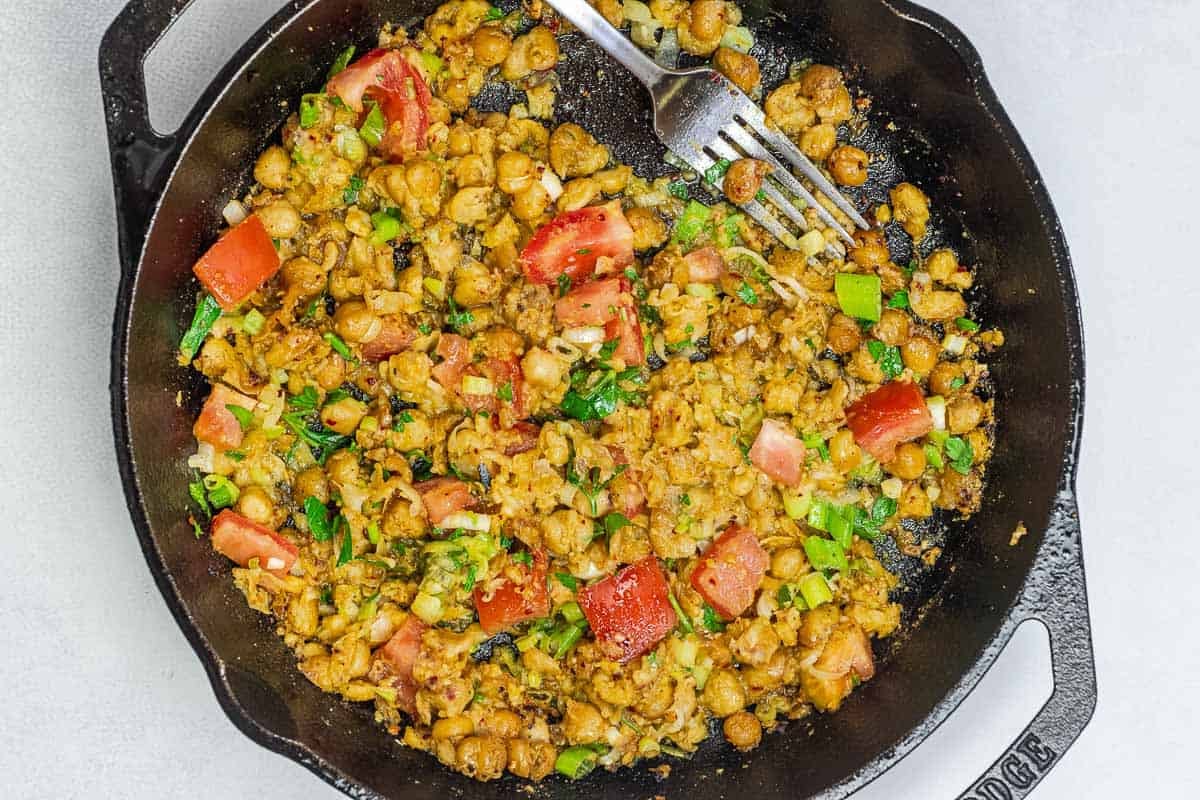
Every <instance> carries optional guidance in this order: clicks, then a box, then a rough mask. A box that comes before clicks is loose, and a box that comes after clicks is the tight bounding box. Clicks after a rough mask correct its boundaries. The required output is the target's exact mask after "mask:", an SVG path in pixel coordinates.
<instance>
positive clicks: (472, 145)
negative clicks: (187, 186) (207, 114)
mask: <svg viewBox="0 0 1200 800" xmlns="http://www.w3.org/2000/svg"><path fill="white" fill-rule="evenodd" d="M597 7H598V8H599V9H600V10H601V12H602V13H603V14H604V15H605V16H606V17H607V18H608V19H609V20H610V21H611V22H613V23H614V24H617V25H625V24H626V23H628V24H629V25H630V33H631V35H632V36H633V38H634V40H635V41H637V42H638V43H639V44H640V45H642V46H644V47H648V48H653V47H654V46H655V42H656V41H657V40H658V39H659V38H662V37H668V36H670V37H674V38H676V39H677V41H678V45H679V46H680V47H681V48H682V50H683V51H685V52H687V53H691V54H694V55H698V56H705V57H711V58H712V60H713V63H714V64H715V65H716V67H717V69H719V70H720V71H721V72H723V73H724V74H725V75H727V76H729V77H730V79H731V80H733V81H734V82H735V83H736V84H737V85H738V86H740V87H741V88H742V89H744V90H746V91H747V92H751V93H753V94H754V95H755V96H762V97H764V98H765V99H764V106H765V109H766V113H767V115H768V118H769V119H770V120H771V122H772V123H773V124H774V125H776V126H778V127H779V128H780V129H781V130H782V131H784V132H785V133H786V134H787V135H788V136H790V137H791V138H792V139H793V140H794V141H795V142H796V143H797V144H798V145H799V146H800V147H801V148H802V149H803V150H804V151H805V152H806V153H807V154H808V155H809V156H810V157H811V158H813V159H814V160H815V161H817V162H818V163H819V164H820V165H822V166H824V167H825V168H827V169H828V171H829V172H830V174H831V175H832V176H833V178H834V179H835V180H836V181H837V182H838V183H840V184H843V185H845V186H860V185H862V184H863V183H864V182H865V181H866V180H867V177H868V174H869V173H870V171H871V155H870V154H869V153H866V152H864V151H862V150H860V149H858V148H856V147H853V146H850V145H849V144H845V143H839V141H838V135H839V126H841V125H842V123H845V122H847V121H849V120H850V119H851V117H852V115H854V114H855V113H856V112H855V107H854V104H853V103H852V101H851V94H850V91H849V90H848V89H847V87H846V85H845V83H844V81H843V77H842V74H841V73H840V72H839V71H838V70H836V69H834V68H832V67H828V66H823V65H810V66H804V67H800V68H797V69H795V70H793V73H792V77H790V78H789V79H787V80H786V81H785V82H784V83H783V84H782V85H779V86H776V87H774V88H771V89H769V90H768V89H767V87H762V86H760V85H759V81H760V73H759V66H758V63H757V62H756V61H755V59H754V58H753V57H752V56H750V55H748V54H747V52H746V51H747V50H749V49H750V46H751V45H752V43H753V39H752V36H751V34H750V32H749V30H748V29H746V28H744V27H741V26H740V22H741V13H740V11H739V10H738V8H737V7H736V6H734V5H732V4H730V3H726V2H722V1H721V0H695V2H691V3H688V2H686V1H681V2H674V1H672V2H659V1H658V0H654V1H653V2H651V3H650V4H649V5H648V6H647V5H644V4H642V3H640V2H636V0H626V2H624V3H623V4H622V3H618V2H615V1H614V0H599V2H598V3H597ZM566 27H567V26H566V25H565V24H563V23H561V22H560V21H558V20H557V19H556V18H555V17H554V16H553V15H552V12H550V10H549V9H548V8H546V7H545V6H541V5H540V4H539V3H534V5H533V6H532V7H530V6H526V7H525V8H524V9H520V8H519V9H517V10H515V11H502V10H500V9H498V8H493V7H490V6H489V5H488V4H487V3H485V2H482V1H481V0H452V2H448V3H446V4H445V5H442V6H441V7H440V8H438V9H437V11H435V12H434V13H433V15H432V16H430V17H428V18H427V19H425V20H424V22H423V24H421V25H420V26H419V27H416V28H414V29H410V30H405V29H403V28H392V27H388V28H385V29H384V30H383V31H382V32H381V35H380V38H379V49H376V50H373V51H371V52H369V53H359V54H355V53H353V52H352V51H348V52H347V53H345V54H343V56H342V57H341V58H339V59H338V62H337V63H336V64H334V65H333V67H332V69H331V70H330V77H329V79H328V83H327V84H326V86H325V87H324V88H323V89H322V91H320V92H317V93H314V94H308V95H304V97H303V98H301V99H300V102H299V105H298V106H297V107H296V109H295V113H293V114H292V115H291V116H290V117H289V119H288V121H287V123H286V125H285V126H284V129H283V132H282V141H281V143H280V144H277V145H274V146H272V147H270V148H269V149H267V150H266V152H264V153H263V154H262V155H261V156H260V157H259V159H258V162H257V163H256V165H255V168H254V180H255V184H254V186H253V187H252V188H251V190H250V191H249V192H248V193H247V194H246V195H245V196H244V197H242V198H241V199H239V200H234V201H232V202H230V203H229V205H228V206H227V207H226V209H225V216H226V220H227V222H228V223H229V230H228V231H226V233H225V234H224V235H223V236H222V237H221V238H220V239H219V240H218V241H217V242H216V244H214V245H213V246H212V248H211V249H210V250H209V251H208V252H207V253H206V254H205V256H204V257H203V258H202V259H201V260H200V261H199V262H198V263H197V264H196V267H195V272H196V275H197V277H198V278H199V279H200V282H201V284H202V286H203V289H204V291H203V292H202V293H201V294H200V295H199V302H198V306H197V310H196V314H195V318H194V321H193V324H192V327H191V329H189V330H188V332H187V334H186V335H185V337H184V339H183V342H182V343H181V347H180V350H181V359H180V360H181V363H182V364H185V365H186V364H190V365H192V366H193V367H194V368H195V369H197V370H199V372H201V373H202V374H203V375H204V376H205V377H206V378H207V379H208V381H209V382H210V383H211V386H212V389H211V393H210V394H209V396H208V398H207V400H206V402H205V403H204V405H203V408H202V410H201V411H200V414H199V418H198V419H197V421H196V424H195V434H196V438H197V440H198V442H199V445H198V449H197V452H196V454H195V455H194V456H192V457H191V458H190V459H189V462H188V463H189V466H191V467H192V468H193V469H195V470H196V473H197V475H196V482H195V483H194V484H192V485H191V486H190V495H191V500H192V503H193V506H194V508H193V514H192V523H193V525H194V527H195V530H196V535H197V536H198V537H202V536H205V535H207V536H209V537H211V543H212V547H213V548H214V549H215V550H216V551H217V552H219V553H221V554H223V555H224V556H227V557H228V558H230V559H231V560H232V561H234V562H236V564H237V566H236V567H235V568H234V569H233V579H234V582H235V584H236V585H237V587H238V588H239V589H240V590H241V591H242V592H243V593H244V594H245V597H246V600H247V602H248V603H249V604H250V606H252V607H253V608H255V609H257V610H258V611H261V612H262V613H264V614H269V615H271V617H272V618H273V619H274V620H275V622H276V624H277V626H278V627H277V630H278V633H279V634H280V636H282V638H283V641H284V642H285V643H286V645H287V646H288V647H289V648H291V649H292V650H293V651H294V652H295V655H296V658H297V661H298V664H299V670H300V672H301V673H302V674H303V675H304V676H305V677H307V678H308V679H309V680H310V681H312V683H314V684H315V685H316V686H318V687H320V688H321V689H322V690H324V691H327V692H333V693H337V694H339V695H340V696H341V697H343V698H345V699H346V700H348V701H352V702H360V703H372V704H373V705H374V709H375V716H376V719H377V720H378V721H379V722H380V723H381V724H382V725H383V726H385V727H386V728H387V730H388V731H390V732H391V733H392V734H393V735H395V736H397V737H398V738H399V739H400V740H401V741H403V742H404V743H405V744H407V745H409V746H411V747H414V748H418V749H420V750H425V751H428V752H429V753H431V754H433V755H434V756H435V757H436V758H437V759H438V760H439V761H441V762H442V763H443V764H446V765H447V766H449V767H451V768H452V769H455V770H458V771H460V772H462V773H464V774H466V775H469V776H472V777H474V778H477V779H479V780H492V779H495V778H498V777H500V776H501V775H502V774H503V773H504V772H505V771H506V770H507V771H508V772H511V773H513V774H514V775H517V776H520V777H522V778H526V779H530V780H534V781H536V780H541V779H542V778H545V777H546V776H547V775H549V774H551V773H553V772H555V771H557V772H559V773H562V774H563V775H566V776H567V777H570V778H577V777H580V776H582V775H583V774H585V773H586V772H587V771H588V770H590V769H592V768H593V767H595V766H597V765H599V766H603V767H606V768H609V769H616V768H618V767H620V766H628V765H632V764H634V763H636V762H638V761H639V760H641V759H652V758H658V757H662V756H668V757H686V756H687V755H688V754H689V753H691V752H692V751H694V750H695V749H696V748H697V747H698V746H699V745H700V743H701V742H702V741H703V740H704V739H705V738H707V736H708V734H709V731H710V729H715V728H717V727H719V728H720V729H721V731H722V732H723V734H724V738H725V739H726V740H727V741H728V743H729V745H730V746H732V747H735V748H737V749H739V750H748V749H751V748H754V747H755V746H757V745H758V744H759V742H760V741H761V740H762V737H763V735H764V729H766V731H770V730H772V729H774V728H777V727H779V726H780V725H781V724H783V723H784V722H785V721H786V720H795V719H799V718H802V717H805V716H806V715H809V714H812V713H815V712H833V711H836V710H837V709H838V708H839V706H840V705H841V704H842V703H843V702H844V701H845V700H846V698H847V697H848V695H849V694H850V693H851V691H852V690H853V689H854V688H855V687H856V686H858V685H859V684H860V683H861V682H862V681H866V680H869V679H871V678H872V676H873V675H874V674H875V669H876V666H875V660H874V656H873V653H872V643H871V640H872V639H874V638H881V637H886V636H889V635H891V634H892V633H893V632H894V631H896V629H897V627H898V626H899V624H900V618H901V608H900V606H899V605H898V604H897V603H895V602H893V601H892V600H891V599H890V596H891V592H892V590H893V589H894V588H896V586H897V579H896V578H895V577H894V576H893V575H892V574H891V573H889V571H888V570H887V569H885V567H884V566H883V564H881V562H880V560H879V559H878V558H877V556H876V552H875V548H874V544H873V542H875V541H881V540H882V539H883V538H885V537H894V538H895V539H896V540H897V542H898V543H899V544H900V545H901V546H900V548H899V550H900V552H901V553H902V554H903V555H901V556H900V557H913V558H916V557H920V556H922V555H924V556H926V557H927V560H928V557H929V552H927V551H926V552H922V550H921V548H920V547H919V546H918V545H917V544H916V543H915V542H914V540H913V536H912V534H911V533H910V532H909V531H908V530H906V529H904V528H902V527H901V523H902V522H908V521H917V522H919V521H920V520H922V519H924V518H928V517H930V516H931V515H933V514H934V513H935V510H936V509H941V510H943V511H945V512H956V513H958V514H960V515H969V514H971V513H973V512H974V511H976V510H977V508H978V506H979V503H980V495H981V485H982V479H983V474H984V467H985V464H986V462H987V459H988V457H989V455H990V453H991V449H992V438H991V433H990V431H991V427H992V424H991V423H992V404H991V402H990V401H988V400H984V399H981V393H980V382H981V380H983V379H984V378H985V376H986V367H985V366H984V364H983V363H981V361H980V360H979V358H980V356H981V354H982V353H983V352H986V351H988V350H991V349H993V348H995V347H998V346H999V345H1001V344H1002V341H1003V337H1002V335H1001V334H1000V332H999V331H996V330H991V331H985V330H983V329H982V328H981V327H980V325H979V324H978V323H976V322H974V321H973V320H972V319H971V318H970V316H969V312H968V306H967V303H966V301H965V300H964V298H963V294H962V293H963V291H964V290H967V289H969V288H970V287H971V283H972V272H971V270H970V269H969V268H968V267H967V266H966V265H963V264H961V263H960V262H959V260H958V258H957V256H956V255H955V253H954V252H952V251H950V250H945V249H942V250H935V251H934V252H932V253H929V250H928V248H925V249H922V248H921V247H920V244H921V240H922V239H923V238H924V237H925V235H926V230H927V227H928V226H929V221H930V208H929V200H928V198H927V197H926V195H925V194H924V193H923V192H922V191H921V189H920V188H918V187H916V186H913V185H910V184H907V183H902V184H900V185H899V186H896V187H894V188H892V189H891V194H890V203H889V204H888V205H885V206H883V207H880V208H878V209H876V210H875V217H876V220H877V221H878V223H879V224H878V225H877V228H876V229H875V230H872V231H868V232H860V233H859V235H858V237H857V240H856V244H855V246H853V247H849V248H848V247H846V246H845V245H844V244H843V243H842V242H841V241H840V240H839V237H838V236H837V235H836V234H835V233H834V231H832V230H829V229H827V228H826V227H825V226H824V224H823V223H822V222H821V221H820V219H819V218H818V216H817V214H816V213H815V210H814V209H811V208H809V209H807V210H806V211H805V214H806V216H807V218H808V221H809V227H808V230H807V232H801V234H800V235H799V236H798V248H795V249H787V248H785V247H784V246H782V245H779V244H777V243H776V242H775V241H774V240H773V239H772V238H771V237H769V236H768V235H767V234H766V233H765V232H764V231H763V230H762V229H760V228H758V227H757V226H756V225H754V224H753V223H752V222H751V221H750V220H749V218H748V217H747V216H745V215H744V214H743V213H741V212H740V211H739V210H738V208H737V204H741V203H745V202H748V201H749V200H751V199H753V198H754V197H755V196H756V195H757V194H758V193H759V192H760V191H761V189H762V186H763V181H764V180H768V179H769V178H770V175H769V171H770V169H769V166H768V165H766V164H763V163H762V162H758V161H753V160H749V159H743V160H740V161H737V162H735V163H733V164H728V163H724V164H719V165H718V168H717V169H716V170H715V171H713V170H710V173H713V174H706V175H704V176H698V175H694V174H690V173H687V172H683V173H678V174H669V175H667V176H665V177H660V178H657V179H654V180H648V179H646V178H644V177H641V176H638V175H636V174H634V173H633V172H632V170H631V169H630V168H629V167H628V166H625V165H623V164H620V163H617V162H616V161H614V158H613V154H612V152H611V151H610V149H609V147H608V146H607V145H606V143H604V142H601V141H597V139H596V138H595V137H593V135H592V133H590V132H589V131H587V130H585V129H584V128H582V127H580V126H578V125H575V124H572V123H563V124H555V123H553V122H552V121H551V120H553V119H554V103H555V93H556V87H557V86H558V84H557V83H556V82H555V81H553V80H550V79H548V77H549V76H551V74H552V73H551V72H550V71H551V70H553V69H554V68H555V66H556V64H557V62H558V60H559V55H560V54H559V41H558V39H557V38H556V36H557V35H560V34H563V33H565V31H566ZM356 55H357V58H356V57H355V56H356ZM494 81H507V82H510V83H512V84H514V85H515V86H516V88H517V89H519V90H523V91H524V95H525V102H523V103H520V104H518V105H514V106H513V107H512V108H511V109H510V110H509V111H508V113H496V112H490V113H483V112H480V111H477V110H475V109H474V108H472V106H471V101H472V98H474V97H475V96H476V95H477V94H478V93H479V92H480V91H481V90H482V89H483V87H484V86H485V85H486V84H488V83H489V82H494ZM842 130H844V128H842ZM726 170H727V171H726ZM731 201H732V202H731ZM885 224H886V225H890V226H893V227H894V228H895V229H896V230H903V231H904V232H905V233H906V235H908V236H909V237H911V238H912V240H913V241H914V244H915V245H916V247H915V251H916V252H918V253H925V255H923V256H921V255H919V256H918V257H917V258H915V259H913V260H912V262H911V263H908V264H904V265H899V264H896V263H895V262H894V261H893V260H892V254H891V253H890V252H889V249H888V246H887V244H886V242H885V239H884V236H883V227H884V225H885ZM847 227H848V228H852V226H849V225H848V226H847ZM910 527H911V526H910Z"/></svg>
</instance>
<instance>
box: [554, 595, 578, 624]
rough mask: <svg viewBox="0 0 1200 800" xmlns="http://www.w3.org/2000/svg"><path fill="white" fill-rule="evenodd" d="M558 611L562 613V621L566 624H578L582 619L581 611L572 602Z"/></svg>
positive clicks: (576, 604)
mask: <svg viewBox="0 0 1200 800" xmlns="http://www.w3.org/2000/svg"><path fill="white" fill-rule="evenodd" d="M559 611H560V612H562V615H563V619H565V620H566V621H567V622H579V620H581V619H583V609H582V608H580V607H579V603H576V602H575V601H574V600H572V601H571V602H569V603H567V604H566V605H564V606H563V607H562V608H561V609H559Z"/></svg>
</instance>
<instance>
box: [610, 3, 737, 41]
mask: <svg viewBox="0 0 1200 800" xmlns="http://www.w3.org/2000/svg"><path fill="white" fill-rule="evenodd" d="M625 7H626V8H628V7H629V3H628V2H627V3H626V4H625ZM721 46H722V47H728V48H729V49H730V50H737V51H738V52H739V53H749V52H750V48H751V47H754V35H753V34H752V33H750V29H749V28H746V27H743V26H741V25H730V26H729V27H728V28H726V29H725V35H724V36H722V37H721Z"/></svg>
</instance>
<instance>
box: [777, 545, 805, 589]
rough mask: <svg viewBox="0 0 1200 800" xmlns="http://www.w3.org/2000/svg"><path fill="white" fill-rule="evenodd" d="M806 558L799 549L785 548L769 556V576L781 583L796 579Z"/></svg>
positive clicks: (802, 568)
mask: <svg viewBox="0 0 1200 800" xmlns="http://www.w3.org/2000/svg"><path fill="white" fill-rule="evenodd" d="M806 563H808V558H807V557H806V556H805V555H804V551H803V550H801V549H800V548H799V547H785V548H783V549H782V550H776V551H775V552H774V553H772V554H771V574H772V575H774V576H775V577H776V578H779V580H781V581H791V580H795V579H796V578H798V577H799V576H800V574H801V572H803V570H804V565H805V564H806Z"/></svg>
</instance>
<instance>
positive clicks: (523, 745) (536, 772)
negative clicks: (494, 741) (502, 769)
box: [508, 739, 558, 781]
mask: <svg viewBox="0 0 1200 800" xmlns="http://www.w3.org/2000/svg"><path fill="white" fill-rule="evenodd" d="M557 758H558V751H557V750H555V749H554V745H552V744H550V743H549V742H531V741H529V740H528V739H509V740H508V771H509V772H511V773H512V774H513V775H516V776H517V777H519V778H527V779H529V780H531V781H540V780H541V779H542V778H544V777H546V776H547V775H549V774H550V773H551V772H553V771H554V762H555V760H556V759H557Z"/></svg>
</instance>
